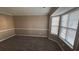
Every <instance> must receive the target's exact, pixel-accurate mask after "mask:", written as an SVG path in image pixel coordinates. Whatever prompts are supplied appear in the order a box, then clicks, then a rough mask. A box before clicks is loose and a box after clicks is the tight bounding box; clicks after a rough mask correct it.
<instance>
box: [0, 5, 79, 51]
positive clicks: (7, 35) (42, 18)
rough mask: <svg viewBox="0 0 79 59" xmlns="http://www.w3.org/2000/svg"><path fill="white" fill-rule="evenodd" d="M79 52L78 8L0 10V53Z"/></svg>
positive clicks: (5, 8) (12, 8)
mask: <svg viewBox="0 0 79 59" xmlns="http://www.w3.org/2000/svg"><path fill="white" fill-rule="evenodd" d="M78 50H79V8H78V7H0V51H78Z"/></svg>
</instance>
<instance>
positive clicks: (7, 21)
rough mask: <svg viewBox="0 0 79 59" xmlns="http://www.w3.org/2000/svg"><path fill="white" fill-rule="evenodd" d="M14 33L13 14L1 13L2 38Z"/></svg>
mask: <svg viewBox="0 0 79 59" xmlns="http://www.w3.org/2000/svg"><path fill="white" fill-rule="evenodd" d="M11 35H14V22H13V18H12V16H7V15H0V40H2V39H6V38H7V37H9V36H11Z"/></svg>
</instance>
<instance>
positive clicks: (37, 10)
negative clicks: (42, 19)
mask: <svg viewBox="0 0 79 59" xmlns="http://www.w3.org/2000/svg"><path fill="white" fill-rule="evenodd" d="M49 11H50V7H46V8H43V7H0V13H1V14H8V15H47V14H48V13H49Z"/></svg>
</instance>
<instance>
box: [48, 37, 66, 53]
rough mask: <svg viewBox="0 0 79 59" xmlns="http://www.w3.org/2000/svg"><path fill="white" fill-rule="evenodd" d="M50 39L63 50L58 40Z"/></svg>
mask: <svg viewBox="0 0 79 59" xmlns="http://www.w3.org/2000/svg"><path fill="white" fill-rule="evenodd" d="M48 39H49V40H52V39H50V38H48ZM52 41H54V42H56V43H57V44H58V45H59V47H60V48H61V50H62V51H65V50H64V49H63V47H62V46H61V45H60V43H59V42H58V41H56V40H52Z"/></svg>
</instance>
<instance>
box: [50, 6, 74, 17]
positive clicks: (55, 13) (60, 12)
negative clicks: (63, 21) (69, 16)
mask: <svg viewBox="0 0 79 59" xmlns="http://www.w3.org/2000/svg"><path fill="white" fill-rule="evenodd" d="M74 8H75V7H60V8H58V9H57V10H56V11H55V12H54V13H53V14H52V15H51V16H56V15H62V14H64V13H66V12H68V11H69V10H71V9H74Z"/></svg>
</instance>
